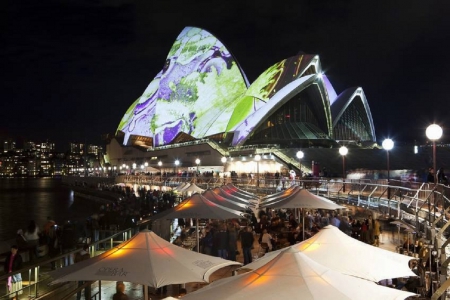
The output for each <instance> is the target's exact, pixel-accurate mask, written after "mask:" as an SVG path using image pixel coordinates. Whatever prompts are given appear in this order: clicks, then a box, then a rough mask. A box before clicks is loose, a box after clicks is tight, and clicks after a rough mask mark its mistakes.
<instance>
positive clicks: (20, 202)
mask: <svg viewBox="0 0 450 300" xmlns="http://www.w3.org/2000/svg"><path fill="white" fill-rule="evenodd" d="M97 208H98V204H96V203H94V202H91V201H89V200H85V199H82V198H80V199H78V198H76V197H74V193H73V191H72V190H71V188H70V186H67V185H64V184H62V182H61V180H60V179H53V178H2V179H0V241H5V240H9V239H12V238H14V237H15V236H16V232H17V230H18V229H23V230H25V229H26V227H27V226H28V223H29V221H30V220H35V221H36V224H37V225H38V226H39V227H40V228H41V229H42V227H43V225H44V224H45V221H46V219H47V216H50V217H52V218H53V219H54V220H55V221H56V222H57V224H62V223H63V222H64V221H65V220H81V219H85V218H87V217H88V216H90V215H92V213H93V212H94V211H96V210H97Z"/></svg>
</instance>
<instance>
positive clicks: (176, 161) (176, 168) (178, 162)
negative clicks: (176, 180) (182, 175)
mask: <svg viewBox="0 0 450 300" xmlns="http://www.w3.org/2000/svg"><path fill="white" fill-rule="evenodd" d="M179 164H180V161H179V160H178V159H177V160H175V176H178V165H179Z"/></svg>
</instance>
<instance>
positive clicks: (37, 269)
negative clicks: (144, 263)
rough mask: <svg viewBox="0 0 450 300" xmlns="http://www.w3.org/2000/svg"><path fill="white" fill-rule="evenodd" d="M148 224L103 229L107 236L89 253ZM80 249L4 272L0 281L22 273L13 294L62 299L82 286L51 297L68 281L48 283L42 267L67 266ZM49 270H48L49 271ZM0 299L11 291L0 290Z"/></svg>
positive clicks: (104, 247) (146, 221)
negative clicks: (119, 228) (19, 287)
mask: <svg viewBox="0 0 450 300" xmlns="http://www.w3.org/2000/svg"><path fill="white" fill-rule="evenodd" d="M149 224H150V220H144V221H142V222H140V223H139V224H138V225H137V227H135V228H128V229H125V230H121V231H115V230H103V231H102V233H103V234H104V235H105V234H106V235H109V236H108V237H106V238H104V239H101V240H98V241H95V242H92V243H91V244H90V245H89V253H91V256H96V255H100V254H101V253H103V252H98V251H96V250H95V249H97V248H98V247H99V246H102V249H103V250H104V251H107V250H109V249H112V248H113V247H115V246H116V245H118V244H121V243H123V242H124V241H127V240H129V239H130V238H131V237H132V236H133V233H135V232H137V231H138V230H139V228H143V227H148V225H149ZM103 250H102V251H103ZM79 251H80V248H78V249H74V250H71V251H67V252H65V253H63V254H60V255H58V256H55V257H52V258H48V259H44V260H40V261H38V262H36V263H31V264H28V265H27V266H25V267H23V268H22V269H20V270H17V271H14V272H11V273H8V274H4V275H2V276H0V281H1V282H8V277H9V276H12V275H15V274H18V273H20V274H21V275H22V279H23V280H22V284H23V285H22V289H21V290H18V291H16V292H15V293H14V294H16V295H17V296H18V295H19V293H20V294H22V295H26V294H28V298H29V299H43V298H48V297H50V298H60V299H63V298H65V297H70V296H72V295H74V294H76V293H77V292H78V291H79V290H81V289H83V287H78V286H74V287H73V288H70V289H68V290H66V291H65V293H66V294H67V295H66V296H61V295H58V296H57V297H56V296H55V297H53V296H52V295H56V294H58V290H59V289H60V288H61V287H63V286H65V285H66V284H70V283H62V284H56V285H49V283H50V282H51V281H52V278H50V277H49V276H47V275H46V274H47V272H42V269H44V268H47V269H48V268H50V270H55V269H57V268H64V267H65V266H68V265H70V264H72V263H73V261H74V256H75V254H76V253H77V252H79ZM50 270H49V271H50ZM24 275H25V276H24ZM0 295H1V296H0V299H9V298H12V297H13V296H12V295H11V293H9V291H8V289H7V287H6V289H5V290H4V291H0ZM92 297H96V295H95V294H93V295H92Z"/></svg>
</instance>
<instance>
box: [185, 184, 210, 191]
mask: <svg viewBox="0 0 450 300" xmlns="http://www.w3.org/2000/svg"><path fill="white" fill-rule="evenodd" d="M204 191H205V190H204V189H201V188H199V187H198V186H197V185H196V184H195V183H193V184H191V185H189V186H188V187H187V188H184V189H183V192H185V193H186V192H191V193H202V192H204Z"/></svg>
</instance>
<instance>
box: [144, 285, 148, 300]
mask: <svg viewBox="0 0 450 300" xmlns="http://www.w3.org/2000/svg"><path fill="white" fill-rule="evenodd" d="M144 300H148V286H147V285H144Z"/></svg>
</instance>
